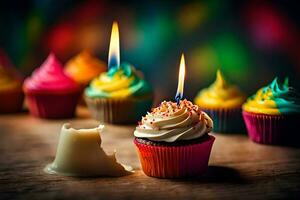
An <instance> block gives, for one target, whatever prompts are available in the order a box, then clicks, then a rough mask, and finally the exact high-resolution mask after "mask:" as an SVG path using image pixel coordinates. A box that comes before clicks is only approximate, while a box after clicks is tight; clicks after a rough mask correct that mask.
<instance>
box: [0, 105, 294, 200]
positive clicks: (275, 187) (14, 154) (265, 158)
mask: <svg viewBox="0 0 300 200" xmlns="http://www.w3.org/2000/svg"><path fill="white" fill-rule="evenodd" d="M77 115H78V117H77V118H75V119H70V120H44V119H37V118H34V117H32V116H30V115H28V114H27V113H22V114H16V115H1V116H0V155H1V157H0V199H172V200H173V199H174V200H176V199H191V200H193V199H221V198H222V199H240V198H242V199H274V198H275V199H278V198H279V199H283V198H289V199H300V149H297V148H292V147H279V146H266V145H259V144H255V143H253V142H251V141H249V140H248V138H247V136H246V135H231V134H226V135H224V134H214V135H215V136H216V141H215V144H214V146H213V150H212V154H211V157H210V162H209V169H208V171H207V173H206V174H205V175H203V177H199V178H196V179H177V180H168V179H157V178H150V177H147V176H146V175H144V174H143V172H142V171H141V169H140V164H139V160H138V157H137V154H136V151H135V147H134V145H133V142H132V140H133V130H134V126H112V125H106V128H105V130H104V132H103V134H102V141H103V144H102V146H103V147H104V149H105V150H106V151H107V152H112V151H113V150H114V149H116V150H117V159H118V160H119V161H120V162H122V163H124V164H128V165H131V166H133V167H134V168H135V170H136V172H135V173H134V174H132V175H129V176H125V177H120V178H74V177H60V176H55V175H48V174H46V173H44V172H43V168H44V167H45V165H46V164H48V163H50V162H52V161H53V159H54V156H55V151H56V146H57V143H58V136H59V132H60V128H61V126H62V124H63V123H65V122H71V124H72V125H74V126H75V127H94V126H97V125H98V123H97V122H96V121H95V120H92V119H90V118H89V114H88V112H87V111H86V110H85V109H79V111H78V113H77Z"/></svg>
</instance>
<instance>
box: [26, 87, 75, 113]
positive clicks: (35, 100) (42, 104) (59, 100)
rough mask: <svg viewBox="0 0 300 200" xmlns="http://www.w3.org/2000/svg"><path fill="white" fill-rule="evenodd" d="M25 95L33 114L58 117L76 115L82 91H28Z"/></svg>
mask: <svg viewBox="0 0 300 200" xmlns="http://www.w3.org/2000/svg"><path fill="white" fill-rule="evenodd" d="M25 96H26V102H27V106H28V109H29V111H30V113H31V114H32V115H33V116H35V117H40V118H53V119H56V118H71V117H74V115H75V110H76V105H77V102H78V99H79V97H80V93H79V92H73V93H67V94H60V93H57V94H46V93H41V94H37V93H33V94H31V93H27V94H25Z"/></svg>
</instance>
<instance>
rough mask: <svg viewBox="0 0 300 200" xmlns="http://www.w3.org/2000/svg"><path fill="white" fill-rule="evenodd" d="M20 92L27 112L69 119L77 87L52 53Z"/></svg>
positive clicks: (74, 102)
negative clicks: (23, 97) (24, 99)
mask: <svg viewBox="0 0 300 200" xmlns="http://www.w3.org/2000/svg"><path fill="white" fill-rule="evenodd" d="M23 90H24V93H25V97H26V101H27V104H28V108H29V111H30V113H31V114H32V115H34V116H36V117H41V118H68V117H73V116H74V113H75V108H76V105H77V102H78V98H79V96H80V88H79V86H78V84H77V83H76V82H75V81H74V80H73V79H71V78H70V77H68V76H67V75H66V74H65V72H64V71H63V67H62V64H61V63H60V61H59V60H58V59H57V58H56V57H55V55H54V54H53V53H51V54H50V55H49V56H48V58H47V59H46V61H45V62H44V63H43V64H42V65H41V67H39V68H38V69H36V70H35V71H34V72H33V73H32V75H31V76H30V77H28V78H27V79H26V80H25V82H24V85H23Z"/></svg>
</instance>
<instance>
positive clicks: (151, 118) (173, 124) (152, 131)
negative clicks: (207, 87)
mask: <svg viewBox="0 0 300 200" xmlns="http://www.w3.org/2000/svg"><path fill="white" fill-rule="evenodd" d="M212 128H213V121H212V120H211V118H210V117H209V116H208V115H207V114H206V113H205V112H203V111H201V110H200V109H199V107H198V106H197V105H194V104H193V103H192V102H190V101H188V100H186V99H185V100H183V101H180V104H179V105H177V104H176V103H174V102H171V101H168V102H167V101H163V102H162V103H161V104H160V105H159V107H157V108H154V109H152V112H151V113H149V112H148V113H147V115H146V116H145V117H143V118H142V121H141V122H139V125H138V126H137V127H136V130H135V131H134V136H135V137H138V138H147V139H149V140H152V141H164V142H175V141H179V140H191V139H195V138H199V137H201V136H202V135H204V134H206V133H208V132H210V131H211V130H212Z"/></svg>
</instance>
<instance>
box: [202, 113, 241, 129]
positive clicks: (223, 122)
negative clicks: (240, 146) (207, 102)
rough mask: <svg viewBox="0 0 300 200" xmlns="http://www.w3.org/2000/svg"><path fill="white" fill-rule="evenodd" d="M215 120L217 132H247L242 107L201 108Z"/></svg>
mask: <svg viewBox="0 0 300 200" xmlns="http://www.w3.org/2000/svg"><path fill="white" fill-rule="evenodd" d="M201 109H202V110H203V111H204V112H206V113H207V114H208V115H209V116H210V117H211V118H212V120H213V122H214V127H213V131H214V132H217V133H243V132H246V128H245V124H244V121H243V116H242V110H241V109H240V108H231V109H206V108H201Z"/></svg>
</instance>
